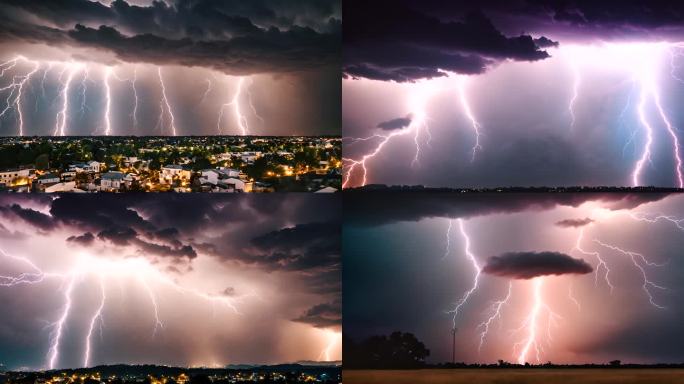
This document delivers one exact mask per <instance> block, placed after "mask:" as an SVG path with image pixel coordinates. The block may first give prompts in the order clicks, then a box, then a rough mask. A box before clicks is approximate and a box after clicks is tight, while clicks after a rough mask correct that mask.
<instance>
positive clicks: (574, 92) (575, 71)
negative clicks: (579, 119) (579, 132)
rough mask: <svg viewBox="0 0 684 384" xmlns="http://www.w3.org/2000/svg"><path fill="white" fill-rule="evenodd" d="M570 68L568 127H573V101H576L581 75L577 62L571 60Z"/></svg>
mask: <svg viewBox="0 0 684 384" xmlns="http://www.w3.org/2000/svg"><path fill="white" fill-rule="evenodd" d="M571 69H572V74H573V83H572V97H571V98H570V103H569V104H568V112H570V119H571V120H570V128H571V129H574V128H575V103H576V102H577V97H578V96H579V87H580V84H581V77H580V72H579V68H578V66H577V63H575V62H574V61H573V62H571Z"/></svg>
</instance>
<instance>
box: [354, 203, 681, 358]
mask: <svg viewBox="0 0 684 384" xmlns="http://www.w3.org/2000/svg"><path fill="white" fill-rule="evenodd" d="M350 196H351V197H350V199H349V202H350V203H354V204H350V205H349V206H350V207H353V208H350V209H348V210H345V228H344V233H343V247H344V250H345V255H344V257H345V260H344V261H345V269H344V273H343V284H344V320H343V323H344V330H345V336H348V337H352V338H354V339H356V340H360V339H363V338H365V337H368V336H371V335H381V334H389V333H391V332H393V331H402V332H412V333H414V334H415V335H416V336H417V337H418V339H419V340H421V341H423V342H424V343H425V344H426V346H427V347H428V348H429V349H430V351H431V354H430V358H429V361H432V362H445V361H450V360H451V333H450V332H451V329H452V327H453V326H454V323H455V326H456V327H457V329H458V333H457V345H456V349H457V352H456V360H457V361H466V362H488V363H492V362H496V361H497V360H498V359H503V360H507V361H510V362H525V361H528V362H530V363H537V362H542V363H545V362H547V361H553V362H555V363H586V362H590V363H591V362H594V363H596V362H608V361H610V360H613V359H621V360H623V361H629V362H639V363H655V362H673V363H677V362H681V361H682V359H683V358H684V355H682V348H681V347H680V346H681V344H682V342H683V341H684V335H683V334H682V330H681V322H682V318H683V316H684V309H683V307H682V305H681V303H682V300H683V299H684V297H682V294H683V292H684V286H683V285H682V284H683V283H682V282H683V281H684V279H683V278H684V262H683V261H682V258H681V249H682V246H684V230H683V229H682V228H684V227H682V225H681V223H682V219H684V209H683V208H682V207H684V204H683V203H684V196H682V195H677V194H673V195H654V194H641V195H619V194H608V195H599V194H579V195H569V194H554V195H538V194H537V195H525V194H516V195H507V196H503V197H502V196H501V195H466V196H463V195H461V196H460V197H459V196H453V195H452V196H448V195H446V194H445V195H440V194H438V193H432V194H425V195H421V194H419V193H414V194H411V195H408V193H407V194H404V195H397V194H395V195H387V194H383V193H371V194H370V195H362V194H359V193H356V194H352V195H350ZM346 206H347V204H346V203H345V207H346ZM371 206H373V207H376V209H377V211H376V212H382V213H376V214H374V215H370V214H368V213H367V211H368V209H369V207H371ZM461 226H462V229H463V232H461ZM466 236H467V237H468V238H469V239H470V245H469V248H467V244H466ZM447 239H448V240H447ZM578 241H579V243H578ZM577 246H579V249H578V248H577ZM610 247H619V248H620V249H622V250H623V251H627V252H637V253H639V254H641V255H643V257H644V258H643V259H642V258H641V256H639V255H637V254H636V253H634V254H625V253H621V252H620V251H619V250H616V249H617V248H616V249H611V248H610ZM468 252H469V253H470V254H471V255H472V256H473V259H470V258H469V256H468ZM551 252H553V254H551ZM597 252H598V257H600V258H601V259H602V260H603V262H604V263H605V264H603V266H599V258H598V257H597V254H596V253H597ZM540 254H541V257H537V256H539V255H540ZM492 256H498V258H495V259H489V258H490V257H492ZM632 257H634V260H635V261H633V260H632ZM573 259H574V260H573ZM634 263H636V264H634ZM648 263H650V264H652V265H648ZM656 264H658V265H661V266H656ZM606 267H607V268H608V269H609V270H610V272H609V273H608V275H607V276H606ZM640 268H643V271H644V273H645V274H646V278H647V279H648V281H650V282H652V283H653V284H654V285H647V286H646V288H648V291H645V290H644V287H643V285H644V275H642V272H641V269H640ZM478 269H481V270H482V273H481V274H480V275H479V278H478V281H479V282H478V285H477V288H476V289H474V290H473V291H472V294H471V295H470V296H469V298H468V299H467V300H465V302H464V303H463V304H462V305H461V307H460V309H459V312H458V314H457V315H456V316H455V318H454V313H449V311H453V310H454V309H455V308H456V307H457V305H458V303H459V302H460V301H461V300H463V298H464V297H465V295H466V293H467V292H468V291H469V290H471V289H472V287H473V284H474V281H475V277H476V274H477V270H478ZM347 271H349V272H347ZM540 275H541V277H537V278H533V279H525V277H530V276H540ZM538 283H540V284H541V287H540V290H539V292H540V302H539V303H540V304H539V308H540V309H539V311H538V315H537V316H536V318H534V319H532V320H529V321H528V322H527V323H525V320H526V319H530V316H531V314H532V313H533V311H534V307H535V303H536V301H535V299H534V293H535V289H534V287H535V285H536V284H538ZM509 284H510V287H511V288H510V289H511V291H510V292H511V293H510V298H509V300H508V301H507V302H506V303H503V304H501V305H500V316H498V317H494V315H495V314H496V311H495V309H496V308H495V307H496V306H497V301H501V300H503V299H504V298H505V297H506V296H507V294H508V289H509ZM610 285H612V286H613V288H612V291H611V288H610ZM656 286H660V287H662V288H658V287H656ZM649 295H650V296H651V297H652V302H651V299H650V298H649ZM549 310H550V311H551V312H553V313H554V315H550V311H549ZM489 318H492V320H491V322H490V324H489V332H488V333H487V334H486V335H485V336H484V338H483V339H481V337H482V331H483V330H484V329H485V328H484V327H483V326H479V327H478V325H480V324H481V323H482V322H485V323H486V321H487V319H489ZM550 321H551V323H550V324H549V322H550ZM529 324H536V327H537V331H536V333H534V332H531V330H530V327H529ZM549 326H550V327H549ZM516 330H517V331H516ZM531 333H534V335H535V336H534V337H532V338H531V336H530V334H531ZM481 340H482V341H481ZM480 343H482V346H481V347H480ZM516 343H519V344H517V346H516ZM526 344H529V348H528V352H527V353H525V354H523V352H522V351H523V349H524V346H525V345H526ZM535 346H536V347H538V349H539V351H540V352H539V356H538V357H539V360H537V353H536V350H537V348H536V347H535ZM521 354H522V355H523V356H522V357H521Z"/></svg>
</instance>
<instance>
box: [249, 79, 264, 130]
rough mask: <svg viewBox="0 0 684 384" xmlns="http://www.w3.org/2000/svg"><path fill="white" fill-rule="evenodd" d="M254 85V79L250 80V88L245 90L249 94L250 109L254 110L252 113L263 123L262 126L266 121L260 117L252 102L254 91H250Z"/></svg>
mask: <svg viewBox="0 0 684 384" xmlns="http://www.w3.org/2000/svg"><path fill="white" fill-rule="evenodd" d="M252 85H254V79H252V78H250V79H249V87H247V88H245V92H246V93H247V101H248V102H249V108H250V109H251V110H252V113H253V114H254V116H255V117H256V118H257V119H259V121H261V124H263V123H264V119H263V118H262V117H261V116H259V113H258V112H257V110H256V107H255V106H254V102H252V91H250V90H249V89H250V88H251V87H252Z"/></svg>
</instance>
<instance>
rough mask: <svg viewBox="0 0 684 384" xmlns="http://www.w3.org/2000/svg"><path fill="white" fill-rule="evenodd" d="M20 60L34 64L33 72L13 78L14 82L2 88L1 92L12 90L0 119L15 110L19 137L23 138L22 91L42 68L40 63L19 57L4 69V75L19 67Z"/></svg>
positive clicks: (0, 113)
mask: <svg viewBox="0 0 684 384" xmlns="http://www.w3.org/2000/svg"><path fill="white" fill-rule="evenodd" d="M19 60H25V61H27V62H28V63H30V64H33V70H31V71H29V72H28V73H27V74H26V75H23V76H14V77H13V78H12V82H11V83H10V84H9V85H7V86H5V87H2V88H0V92H4V91H6V90H10V92H9V95H8V96H7V99H6V100H5V103H6V106H5V108H4V109H3V110H2V112H0V117H3V116H4V115H5V113H6V112H7V111H9V110H10V109H13V110H15V111H16V112H17V116H18V128H19V136H23V135H24V112H23V109H22V106H21V99H22V97H21V96H22V91H23V89H24V84H26V83H27V82H28V81H29V80H30V79H31V76H33V74H34V73H36V72H37V71H38V69H39V68H40V64H39V63H38V62H35V61H31V60H28V59H25V58H23V57H17V58H16V59H15V60H14V62H13V63H12V64H11V65H10V66H8V67H6V68H4V69H3V75H4V71H5V70H7V69H10V68H14V66H16V65H17V63H18V62H19ZM0 77H2V75H0Z"/></svg>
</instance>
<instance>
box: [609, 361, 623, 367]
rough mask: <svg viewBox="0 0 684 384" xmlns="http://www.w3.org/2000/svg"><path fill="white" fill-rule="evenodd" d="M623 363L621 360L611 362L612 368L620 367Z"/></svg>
mask: <svg viewBox="0 0 684 384" xmlns="http://www.w3.org/2000/svg"><path fill="white" fill-rule="evenodd" d="M620 364H622V362H621V361H620V360H613V361H611V362H610V366H611V367H619V366H620Z"/></svg>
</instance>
